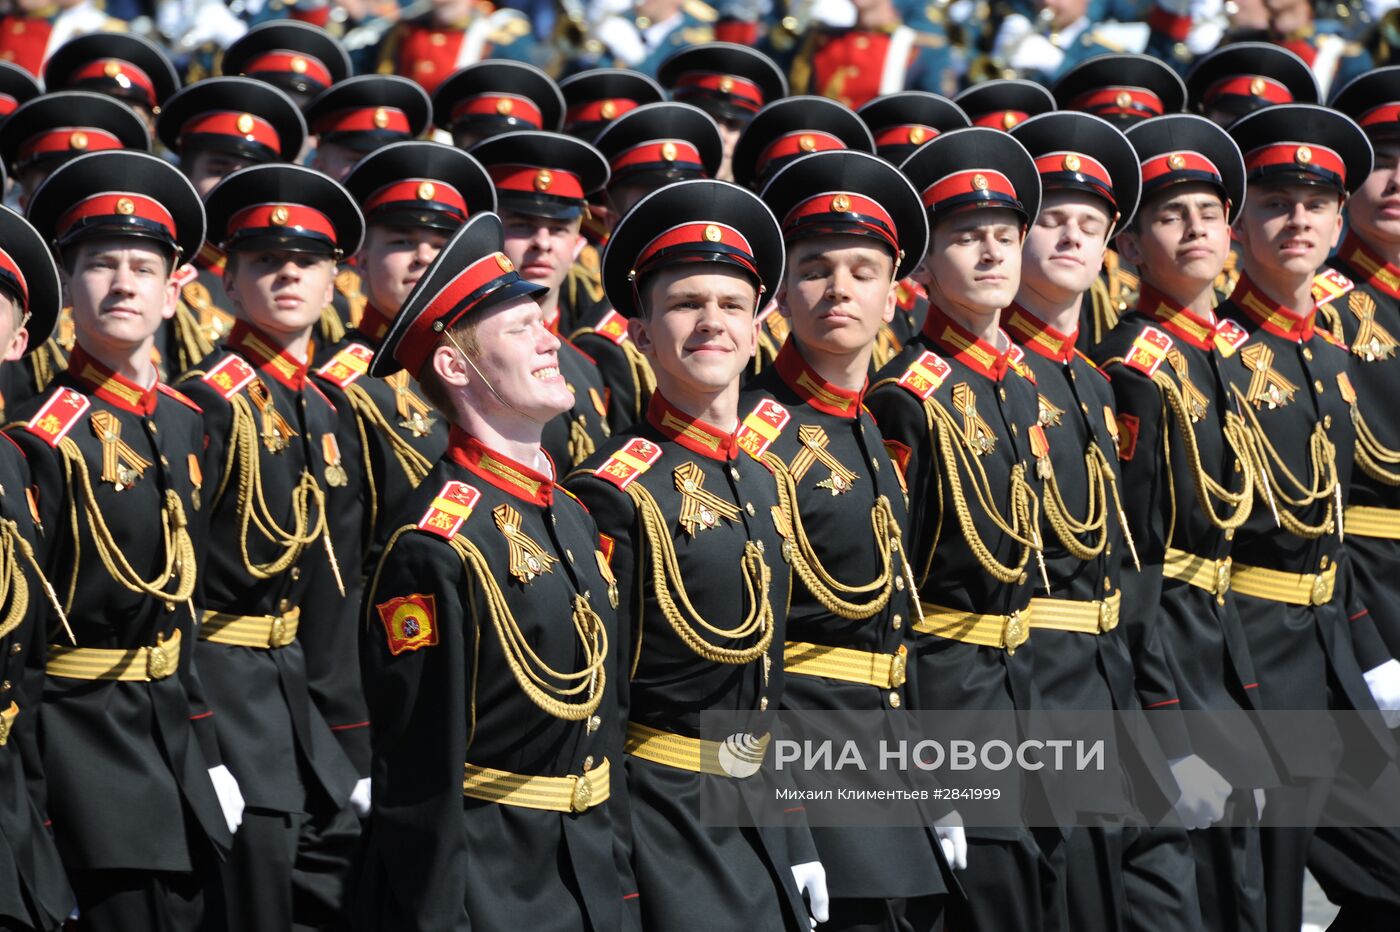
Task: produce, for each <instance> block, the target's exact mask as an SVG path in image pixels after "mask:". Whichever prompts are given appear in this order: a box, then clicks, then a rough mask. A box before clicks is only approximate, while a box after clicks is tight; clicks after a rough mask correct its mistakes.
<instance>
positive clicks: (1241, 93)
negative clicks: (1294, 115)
mask: <svg viewBox="0 0 1400 932" xmlns="http://www.w3.org/2000/svg"><path fill="white" fill-rule="evenodd" d="M1221 97H1262V98H1263V99H1264V100H1267V101H1268V102H1269V103H1271V104H1291V103H1293V92H1292V91H1290V90H1289V89H1288V88H1287V87H1286V86H1284V85H1283V84H1280V83H1279V82H1278V81H1275V80H1274V79H1273V78H1266V77H1264V76H1263V75H1260V74H1236V75H1231V76H1230V77H1228V78H1221V79H1220V80H1219V81H1216V82H1215V83H1214V84H1212V85H1211V86H1210V87H1208V88H1206V92H1205V93H1204V94H1202V95H1201V100H1202V101H1203V102H1204V103H1205V105H1206V106H1210V105H1211V104H1212V103H1214V102H1215V101H1216V100H1218V99H1219V98H1221Z"/></svg>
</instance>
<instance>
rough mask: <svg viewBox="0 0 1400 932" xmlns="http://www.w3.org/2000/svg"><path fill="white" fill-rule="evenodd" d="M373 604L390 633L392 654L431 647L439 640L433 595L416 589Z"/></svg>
mask: <svg viewBox="0 0 1400 932" xmlns="http://www.w3.org/2000/svg"><path fill="white" fill-rule="evenodd" d="M374 608H375V610H376V611H377V612H379V620H380V621H381V622H382V623H383V624H384V633H385V634H387V635H388V637H389V653H391V654H393V655H394V656H395V657H397V656H398V655H399V654H402V653H403V652H404V651H410V650H418V649H420V648H423V647H432V646H433V645H435V644H436V643H437V642H438V626H437V599H436V597H435V596H431V595H423V594H422V593H418V592H415V593H413V594H412V595H405V596H400V597H398V598H396V599H390V600H389V601H387V602H380V603H379V604H378V605H376V606H375V607H374Z"/></svg>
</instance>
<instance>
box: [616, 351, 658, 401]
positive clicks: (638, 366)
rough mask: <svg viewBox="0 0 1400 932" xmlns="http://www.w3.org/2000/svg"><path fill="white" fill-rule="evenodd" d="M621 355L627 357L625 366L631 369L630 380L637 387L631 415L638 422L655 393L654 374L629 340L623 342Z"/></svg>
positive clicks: (644, 357) (645, 359)
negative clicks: (648, 400)
mask: <svg viewBox="0 0 1400 932" xmlns="http://www.w3.org/2000/svg"><path fill="white" fill-rule="evenodd" d="M622 354H623V355H624V356H626V357H627V364H628V366H630V367H631V369H632V380H633V382H634V383H635V384H636V386H637V397H636V400H634V401H633V402H632V404H633V411H632V414H633V417H635V418H636V419H637V420H639V421H640V420H641V419H642V417H643V415H645V414H646V407H647V399H649V398H650V397H651V396H652V394H653V393H655V391H656V373H654V372H652V370H651V363H650V362H648V361H647V358H646V356H644V355H642V351H641V350H639V349H637V344H635V343H633V342H632V341H631V340H626V341H624V342H623V344H622Z"/></svg>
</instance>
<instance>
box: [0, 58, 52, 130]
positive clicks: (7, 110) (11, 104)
mask: <svg viewBox="0 0 1400 932" xmlns="http://www.w3.org/2000/svg"><path fill="white" fill-rule="evenodd" d="M40 93H42V88H40V87H39V82H38V81H36V80H35V79H34V75H32V74H30V73H29V72H28V71H25V70H24V69H23V68H21V67H20V66H19V65H16V64H15V63H14V62H12V61H0V120H3V119H4V118H5V117H7V116H9V115H10V114H11V113H14V112H15V108H17V107H18V106H19V105H20V104H22V103H24V102H25V101H28V100H33V99H34V98H35V97H38V96H39V94H40Z"/></svg>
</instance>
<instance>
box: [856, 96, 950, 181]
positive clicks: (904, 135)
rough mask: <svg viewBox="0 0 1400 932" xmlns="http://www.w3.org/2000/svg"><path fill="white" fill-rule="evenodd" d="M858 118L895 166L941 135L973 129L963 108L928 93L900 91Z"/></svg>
mask: <svg viewBox="0 0 1400 932" xmlns="http://www.w3.org/2000/svg"><path fill="white" fill-rule="evenodd" d="M856 115H857V116H859V117H860V118H861V119H862V120H864V121H865V125H866V126H868V127H870V133H871V135H872V136H874V138H875V154H876V155H878V156H880V158H882V159H885V160H887V161H889V162H890V163H892V164H894V165H898V164H900V163H901V162H903V161H904V160H905V159H907V158H909V156H911V155H913V154H914V150H915V149H917V148H919V146H922V145H923V144H924V143H926V142H928V141H929V140H930V139H932V138H933V137H935V136H937V135H938V134H939V133H946V132H947V131H948V130H950V129H963V128H965V127H968V126H971V125H972V121H971V120H969V119H968V118H967V114H966V113H963V110H962V108H961V107H959V106H958V105H957V104H955V103H953V102H952V101H951V100H949V99H948V98H946V97H943V96H941V95H939V94H932V93H929V92H928V91H900V92H899V93H897V94H886V95H885V96H883V97H876V98H875V99H874V100H872V101H870V102H869V103H867V104H866V105H865V106H863V107H861V108H860V109H859V110H857V111H856Z"/></svg>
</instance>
